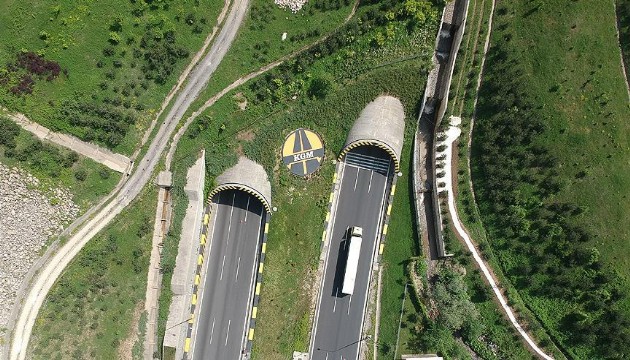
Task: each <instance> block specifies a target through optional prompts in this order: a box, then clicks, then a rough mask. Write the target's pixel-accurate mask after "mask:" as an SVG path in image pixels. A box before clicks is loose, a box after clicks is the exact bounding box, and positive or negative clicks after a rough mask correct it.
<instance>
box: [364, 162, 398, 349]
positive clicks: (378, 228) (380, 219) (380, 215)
mask: <svg viewBox="0 0 630 360" xmlns="http://www.w3.org/2000/svg"><path fill="white" fill-rule="evenodd" d="M391 168H392V167H391V164H390V166H389V167H388V168H387V174H385V185H384V186H383V197H382V199H381V210H380V211H379V213H378V225H377V226H376V233H375V234H374V247H373V248H372V258H371V260H370V272H369V274H368V281H367V284H366V285H365V287H366V290H365V302H364V303H363V313H362V315H361V327H360V328H359V334H362V333H363V324H364V322H365V309H366V307H367V302H368V298H369V294H370V281H371V280H372V266H373V265H374V256H375V254H376V249H377V248H378V244H379V242H380V241H379V240H380V239H379V233H380V231H381V227H382V226H383V211H384V210H385V199H386V198H387V197H386V193H387V184H388V183H389V181H388V179H389V173H390V172H391ZM394 176H395V175H394ZM360 345H361V342H358V343H357V345H356V347H357V354H358V353H359V349H360Z"/></svg>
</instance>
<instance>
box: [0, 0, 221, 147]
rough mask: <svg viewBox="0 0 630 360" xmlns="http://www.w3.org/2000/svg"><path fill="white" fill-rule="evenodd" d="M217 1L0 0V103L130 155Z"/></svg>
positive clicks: (204, 30)
mask: <svg viewBox="0 0 630 360" xmlns="http://www.w3.org/2000/svg"><path fill="white" fill-rule="evenodd" d="M222 5H223V2H222V1H218V0H194V1H185V2H177V1H172V0H168V1H159V2H157V1H148V0H130V1H122V2H121V1H111V0H108V1H98V2H84V1H81V0H72V1H64V2H59V1H56V2H55V1H53V2H48V1H42V0H28V1H21V2H14V1H4V2H3V3H2V8H3V10H4V11H3V12H2V14H0V22H2V23H3V24H7V26H5V27H3V28H2V29H1V30H0V36H1V37H2V38H3V39H6V41H4V42H3V43H2V45H0V46H1V47H0V64H6V65H5V66H0V87H1V88H2V89H0V102H2V103H3V104H4V105H5V106H6V107H7V108H9V109H10V110H11V111H18V112H21V113H24V114H26V115H27V116H28V117H29V118H30V119H33V120H34V121H36V122H38V123H41V124H42V125H44V126H46V127H48V128H50V129H52V130H54V131H62V132H66V133H70V134H72V135H75V136H77V137H79V138H80V139H82V140H85V141H94V142H97V143H99V144H101V145H104V146H107V147H109V148H111V149H113V150H115V151H116V152H120V153H125V154H131V153H132V152H133V150H134V148H135V146H136V143H137V139H138V138H139V134H140V133H141V131H142V130H143V129H144V127H145V124H146V122H147V120H148V119H150V118H151V117H152V116H153V114H154V112H155V111H156V110H157V109H159V107H160V105H161V102H162V100H163V99H164V96H165V95H166V93H167V92H168V91H169V90H170V89H171V87H172V85H173V84H174V83H175V81H176V77H175V76H174V73H178V72H179V71H180V70H181V69H183V67H184V66H185V65H186V64H185V63H186V60H187V59H188V58H189V57H190V53H191V52H194V51H196V50H197V49H198V48H199V47H200V46H201V44H202V43H203V40H204V39H205V37H206V36H207V34H208V33H209V32H210V30H211V29H212V25H213V24H214V22H215V19H216V17H217V15H218V13H219V11H220V10H221V7H222ZM112 8H115V9H117V11H116V14H115V15H113V14H112V12H111V9H112ZM16 59H17V60H16ZM60 73H62V74H64V75H63V76H61V75H60ZM38 79H41V80H47V81H37V80H38ZM53 79H54V80H53Z"/></svg>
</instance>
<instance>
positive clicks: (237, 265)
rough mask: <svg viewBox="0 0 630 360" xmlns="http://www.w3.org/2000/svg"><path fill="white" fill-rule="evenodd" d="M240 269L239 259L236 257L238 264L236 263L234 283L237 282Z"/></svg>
mask: <svg viewBox="0 0 630 360" xmlns="http://www.w3.org/2000/svg"><path fill="white" fill-rule="evenodd" d="M240 267H241V257H240V256H239V257H238V262H237V263H236V279H235V280H234V281H238V270H239V269H240Z"/></svg>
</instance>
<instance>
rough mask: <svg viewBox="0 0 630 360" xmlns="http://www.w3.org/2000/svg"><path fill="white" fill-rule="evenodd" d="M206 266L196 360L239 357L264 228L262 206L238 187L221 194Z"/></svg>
mask: <svg viewBox="0 0 630 360" xmlns="http://www.w3.org/2000/svg"><path fill="white" fill-rule="evenodd" d="M216 196H217V197H218V200H217V203H218V210H217V214H216V220H215V222H214V228H213V233H212V237H211V238H210V239H209V241H210V243H209V244H210V245H209V250H208V251H209V254H208V255H206V260H205V261H207V263H208V268H207V270H206V273H205V275H204V279H203V288H202V292H201V294H200V298H199V303H198V306H199V312H198V313H197V317H198V321H197V322H196V323H195V328H194V329H193V353H192V358H193V359H194V360H200V359H208V360H224V359H225V360H237V359H239V358H240V356H241V353H242V351H243V349H244V344H245V335H246V331H247V330H248V329H249V326H247V325H248V324H249V316H248V315H249V311H248V310H249V307H250V306H251V298H252V293H253V290H254V284H255V277H256V274H257V269H258V254H259V250H260V244H261V240H262V235H263V231H264V211H265V210H264V208H263V206H262V204H261V203H260V201H259V200H258V199H256V198H255V197H253V196H251V195H249V194H247V193H245V192H243V191H238V190H229V191H221V192H219V193H218V194H217V195H216Z"/></svg>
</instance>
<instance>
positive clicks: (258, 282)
mask: <svg viewBox="0 0 630 360" xmlns="http://www.w3.org/2000/svg"><path fill="white" fill-rule="evenodd" d="M270 217H271V216H270V214H269V213H265V230H264V232H263V237H262V242H261V245H260V260H259V261H258V272H257V273H256V290H255V291H254V298H253V300H252V309H251V310H252V311H251V313H250V319H249V328H248V329H247V344H246V347H245V348H246V352H247V353H251V351H252V342H253V341H254V330H255V328H256V316H257V315H258V303H259V301H260V288H261V286H262V280H263V276H262V274H263V268H264V264H265V256H266V253H267V234H268V233H269V220H270Z"/></svg>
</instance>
